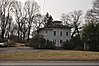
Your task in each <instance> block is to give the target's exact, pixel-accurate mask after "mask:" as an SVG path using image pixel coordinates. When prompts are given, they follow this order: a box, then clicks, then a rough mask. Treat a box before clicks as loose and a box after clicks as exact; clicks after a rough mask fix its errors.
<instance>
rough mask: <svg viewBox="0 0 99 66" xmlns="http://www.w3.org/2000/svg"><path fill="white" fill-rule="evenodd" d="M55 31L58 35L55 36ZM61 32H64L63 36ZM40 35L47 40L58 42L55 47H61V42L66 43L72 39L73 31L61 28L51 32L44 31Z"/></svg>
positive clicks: (53, 29)
mask: <svg viewBox="0 0 99 66" xmlns="http://www.w3.org/2000/svg"><path fill="white" fill-rule="evenodd" d="M46 31H47V33H46ZM54 31H56V35H54ZM60 32H62V36H61V35H60ZM66 32H68V36H66ZM39 35H43V36H44V38H45V39H46V40H50V41H56V44H55V46H56V47H61V46H62V44H61V42H60V40H62V41H63V42H66V40H70V39H71V29H61V28H52V29H51V30H48V29H44V30H41V31H40V32H39Z"/></svg>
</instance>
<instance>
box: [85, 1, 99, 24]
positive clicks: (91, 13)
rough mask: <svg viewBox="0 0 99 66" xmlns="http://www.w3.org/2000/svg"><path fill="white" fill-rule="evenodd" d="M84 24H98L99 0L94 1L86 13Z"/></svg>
mask: <svg viewBox="0 0 99 66" xmlns="http://www.w3.org/2000/svg"><path fill="white" fill-rule="evenodd" d="M86 22H88V23H90V22H91V23H99V0H94V1H93V8H92V9H90V10H88V11H87V13H86Z"/></svg>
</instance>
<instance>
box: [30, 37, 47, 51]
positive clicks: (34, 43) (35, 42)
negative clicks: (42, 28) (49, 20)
mask: <svg viewBox="0 0 99 66" xmlns="http://www.w3.org/2000/svg"><path fill="white" fill-rule="evenodd" d="M45 43H46V40H45V39H44V38H43V37H42V36H40V35H35V36H34V37H33V38H32V39H31V41H30V46H31V47H33V48H35V49H39V48H41V49H43V48H45Z"/></svg>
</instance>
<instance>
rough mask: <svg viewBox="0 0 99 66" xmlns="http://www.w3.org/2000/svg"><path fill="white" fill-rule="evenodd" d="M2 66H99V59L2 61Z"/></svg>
mask: <svg viewBox="0 0 99 66" xmlns="http://www.w3.org/2000/svg"><path fill="white" fill-rule="evenodd" d="M0 66H99V62H98V61H0Z"/></svg>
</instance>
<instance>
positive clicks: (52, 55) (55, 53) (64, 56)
mask: <svg viewBox="0 0 99 66" xmlns="http://www.w3.org/2000/svg"><path fill="white" fill-rule="evenodd" d="M0 60H17V61H28V60H65V61H66V60H85V61H87V60H98V61H99V52H88V51H65V50H63V51H62V50H50V51H44V52H36V53H32V52H23V53H4V54H3V53H2V54H0Z"/></svg>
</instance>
